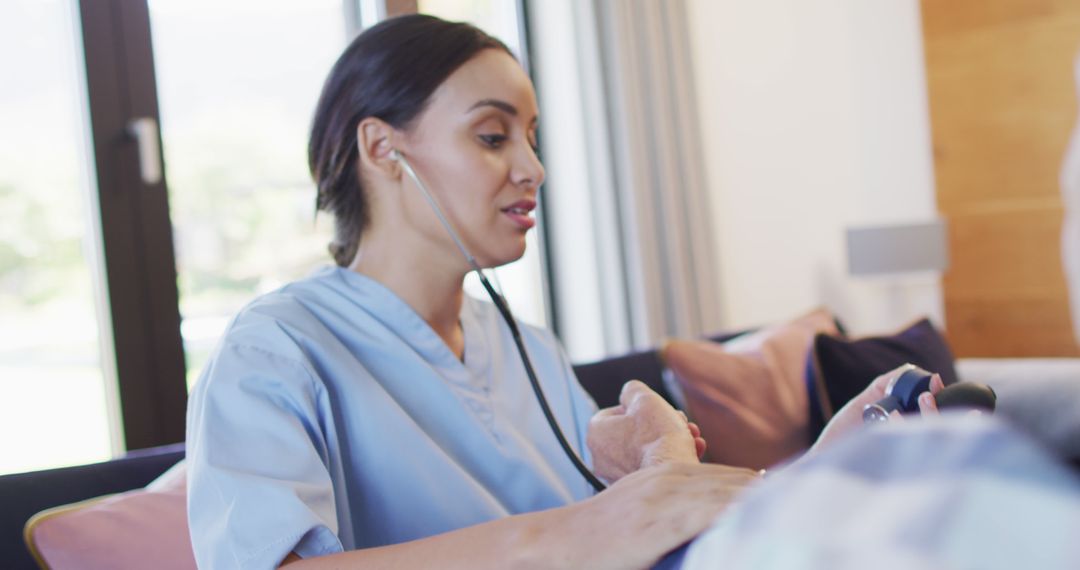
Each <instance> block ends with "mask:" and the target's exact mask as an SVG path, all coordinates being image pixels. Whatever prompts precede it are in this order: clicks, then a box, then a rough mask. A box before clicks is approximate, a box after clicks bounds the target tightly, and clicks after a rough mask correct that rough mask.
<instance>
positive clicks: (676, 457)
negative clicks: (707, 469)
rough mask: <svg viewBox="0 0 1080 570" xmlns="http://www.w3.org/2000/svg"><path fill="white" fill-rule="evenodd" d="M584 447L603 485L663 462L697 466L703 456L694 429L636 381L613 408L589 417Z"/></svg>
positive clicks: (699, 439)
mask: <svg viewBox="0 0 1080 570" xmlns="http://www.w3.org/2000/svg"><path fill="white" fill-rule="evenodd" d="M587 443H588V446H589V451H590V452H591V453H592V458H593V469H594V471H595V472H596V474H597V475H599V476H600V477H602V478H604V479H605V480H607V481H618V480H619V479H620V478H621V477H624V476H625V475H627V474H629V473H633V472H634V471H637V470H638V469H642V468H645V467H651V466H655V465H661V464H664V463H672V462H675V463H680V462H681V463H698V458H699V457H701V454H702V453H704V452H705V440H704V439H702V438H701V432H700V430H698V428H697V426H696V425H694V424H692V423H689V422H687V420H686V415H685V414H683V413H682V412H680V411H678V410H676V409H675V408H673V407H671V405H670V404H668V403H667V401H665V400H664V399H663V398H662V397H661V396H660V395H659V394H657V393H656V392H654V391H652V390H651V389H650V388H649V387H648V386H646V385H645V384H644V383H642V382H639V381H637V380H631V381H629V382H627V383H626V384H625V385H623V389H622V392H621V393H620V394H619V405H618V406H614V407H611V408H605V409H603V410H600V411H599V412H597V413H596V415H594V416H593V417H592V420H590V422H589V433H588V437H587Z"/></svg>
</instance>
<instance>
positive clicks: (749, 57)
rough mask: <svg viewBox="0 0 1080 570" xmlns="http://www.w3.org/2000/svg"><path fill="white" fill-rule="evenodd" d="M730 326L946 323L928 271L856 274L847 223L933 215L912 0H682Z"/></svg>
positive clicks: (876, 328)
mask: <svg viewBox="0 0 1080 570" xmlns="http://www.w3.org/2000/svg"><path fill="white" fill-rule="evenodd" d="M688 10H689V16H690V27H691V45H692V49H693V57H694V68H695V78H694V79H695V81H696V89H697V93H698V105H699V112H700V114H701V118H702V123H701V125H702V126H701V131H702V136H703V138H704V141H703V145H704V147H703V151H704V155H705V160H706V163H707V168H708V171H707V176H708V184H709V187H710V189H711V192H712V196H711V199H712V205H713V209H714V211H715V216H714V219H715V222H716V225H715V228H716V235H717V240H718V256H717V257H718V259H717V263H718V265H719V270H720V275H721V277H720V278H721V282H722V284H723V289H722V291H721V295H722V296H723V305H722V306H723V309H724V315H725V321H726V322H725V325H726V326H730V327H740V326H752V325H759V324H762V323H770V322H776V321H778V320H783V319H787V318H790V317H793V316H795V315H797V314H799V313H801V312H803V311H806V310H808V309H810V308H812V307H814V306H816V305H820V304H824V305H827V306H828V307H830V308H831V309H833V310H834V311H835V312H836V313H837V314H838V315H839V316H840V317H841V318H842V319H843V321H844V323H845V324H846V325H847V326H848V327H849V328H850V329H851V330H852V331H853V332H855V333H871V332H884V331H886V330H888V329H890V328H893V327H896V326H899V325H901V324H904V323H905V322H907V321H909V320H911V319H913V318H915V317H917V316H921V315H924V314H925V315H930V316H931V317H932V318H933V319H934V320H935V322H937V323H938V324H943V310H942V306H941V305H942V303H941V290H940V286H939V283H938V280H937V276H936V275H915V276H912V275H907V276H897V277H894V278H869V279H868V278H852V277H849V276H848V275H847V260H846V249H845V244H844V230H845V228H847V227H849V226H866V225H875V224H890V223H904V222H912V221H926V220H928V219H930V218H933V217H935V216H936V207H935V204H934V187H933V183H934V182H933V164H932V154H931V143H930V130H929V114H928V108H927V102H926V81H925V70H924V63H923V61H924V60H923V50H922V36H921V21H920V15H919V4H918V0H816V1H814V2H806V1H805V0H755V1H753V2H747V1H746V0H688Z"/></svg>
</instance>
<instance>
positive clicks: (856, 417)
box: [811, 364, 945, 452]
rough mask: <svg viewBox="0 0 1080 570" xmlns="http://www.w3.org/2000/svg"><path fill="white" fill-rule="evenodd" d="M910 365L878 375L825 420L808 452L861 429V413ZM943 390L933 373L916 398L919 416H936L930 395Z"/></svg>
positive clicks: (897, 415)
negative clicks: (826, 422)
mask: <svg viewBox="0 0 1080 570" xmlns="http://www.w3.org/2000/svg"><path fill="white" fill-rule="evenodd" d="M910 367H911V365H909V364H905V365H903V366H900V367H899V368H896V369H894V370H890V371H888V372H886V373H885V374H882V375H881V376H878V377H877V378H875V379H874V381H873V382H871V383H870V385H869V386H867V387H866V389H865V390H863V391H862V393H861V394H859V395H858V396H855V397H854V398H852V399H851V401H849V402H848V403H847V404H846V405H845V406H844V407H843V408H840V411H839V412H836V415H834V416H833V417H832V419H831V420H829V423H828V425H826V426H825V429H824V430H823V431H822V432H821V435H820V436H819V437H818V439H817V441H816V442H815V443H814V446H813V447H812V448H811V452H813V451H817V450H820V449H821V448H823V447H826V446H828V445H830V444H831V443H832V442H834V441H836V440H838V439H841V438H842V437H843V436H845V435H847V434H849V433H852V432H854V431H857V430H859V429H861V428H862V426H863V419H862V412H863V408H865V407H866V406H867V405H868V404H873V403H874V402H877V401H878V400H880V399H882V398H884V397H885V392H886V391H887V390H888V389H889V387H890V386H892V384H893V383H894V382H896V380H897V379H898V378H900V375H901V374H903V373H904V372H905V371H907V370H908V369H909V368H910ZM943 388H945V383H944V382H942V380H941V375H940V374H934V375H933V376H932V377H931V378H930V391H929V392H924V393H922V394H921V395H920V396H919V413H920V414H922V415H933V414H937V413H938V409H937V403H936V402H935V401H934V395H935V394H937V393H938V392H940V391H941V390H942V389H943ZM889 418H890V420H892V421H896V420H901V419H902V416H901V415H900V414H899V413H897V412H893V413H892V414H891V415H890V416H889Z"/></svg>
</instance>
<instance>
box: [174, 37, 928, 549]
mask: <svg viewBox="0 0 1080 570" xmlns="http://www.w3.org/2000/svg"><path fill="white" fill-rule="evenodd" d="M536 128H537V105H536V96H535V93H534V92H533V88H532V85H531V83H530V81H529V78H528V77H527V76H526V74H525V73H524V71H523V70H522V68H521V66H520V65H519V64H518V63H517V61H515V60H514V58H513V56H512V55H511V54H510V52H509V51H508V50H507V48H506V47H505V46H504V45H503V44H502V43H500V42H499V41H498V40H495V39H493V38H491V37H490V36H488V35H486V34H484V33H483V32H481V31H480V30H478V29H476V28H474V27H472V26H469V25H466V24H458V23H449V22H444V21H442V20H439V19H436V18H432V17H428V16H408V17H402V18H396V19H392V20H388V21H385V22H383V23H381V24H379V25H377V26H374V27H372V28H370V29H369V30H367V31H365V32H364V33H363V34H361V35H360V36H359V37H358V38H357V39H356V40H355V41H353V43H352V44H351V45H350V46H349V47H348V48H347V49H346V50H345V52H344V53H343V54H342V55H341V57H340V59H339V60H338V61H337V63H336V64H335V65H334V68H333V69H332V70H331V72H330V76H329V78H328V79H327V81H326V84H325V85H324V87H323V92H322V96H321V98H320V100H319V103H318V107H317V109H316V111H315V117H314V121H313V124H312V129H311V139H310V143H309V160H310V167H311V172H312V175H313V178H314V179H315V182H316V184H317V186H318V207H319V208H320V209H321V210H324V211H326V212H329V213H330V214H331V215H333V217H334V222H335V235H334V241H333V243H332V244H331V245H330V251H331V253H332V255H333V258H334V260H335V261H336V265H334V266H332V267H329V268H326V269H324V270H321V271H318V272H316V273H315V274H313V275H312V276H310V277H308V278H306V279H303V280H300V281H297V282H294V283H292V284H289V285H287V286H285V287H283V288H282V289H280V290H278V291H275V292H273V293H270V294H267V295H264V296H262V297H260V298H258V299H256V300H255V301H253V302H252V303H251V304H249V305H248V306H247V307H245V308H244V309H243V310H242V311H241V312H240V313H239V314H238V315H237V316H236V318H235V319H234V320H233V322H232V323H231V324H230V326H229V328H228V330H227V331H226V333H225V335H224V337H223V338H222V340H221V342H220V344H219V346H218V347H217V349H216V351H215V353H214V355H213V357H212V358H211V360H210V362H209V363H208V364H207V366H206V367H205V369H204V370H203V373H202V376H201V378H200V380H199V381H198V383H197V384H196V386H195V388H194V390H193V392H192V395H191V399H190V403H189V410H188V434H187V442H188V520H189V526H190V531H191V539H192V545H193V547H194V551H195V557H196V560H197V562H198V564H199V567H201V568H213V569H219V568H276V567H279V566H288V567H290V568H293V567H295V568H348V567H358V568H359V567H364V568H367V567H389V566H394V567H400V568H429V567H438V568H452V567H466V568H485V567H498V568H505V567H519V566H529V567H535V566H540V567H562V568H642V567H648V566H649V565H651V564H653V563H654V562H656V561H657V560H658V559H659V558H660V557H661V556H663V555H664V553H666V552H668V551H670V550H672V549H673V548H675V547H677V546H678V545H680V544H682V543H684V542H686V541H687V540H689V539H690V538H692V537H694V536H695V535H697V534H698V533H699V532H701V531H702V530H703V529H705V528H706V527H707V526H708V525H709V523H710V522H712V521H713V520H714V519H715V518H716V516H717V515H718V514H719V513H720V512H722V511H723V510H724V508H725V507H726V506H727V505H729V504H730V503H731V501H732V499H733V498H734V497H735V496H737V495H738V494H739V493H740V491H742V490H743V489H744V488H745V487H746V486H748V485H749V484H751V483H752V482H753V481H755V480H756V479H757V478H758V475H757V473H754V472H751V471H749V470H746V469H738V468H731V467H724V466H719V465H702V464H700V463H699V462H698V457H699V456H700V454H701V453H702V452H703V450H704V442H703V441H702V440H701V439H700V437H697V436H698V435H699V434H698V432H697V430H696V428H695V426H693V425H692V424H688V423H687V421H686V418H685V416H683V415H681V414H680V413H679V412H677V411H675V410H674V409H672V408H671V407H670V406H668V405H667V404H666V403H665V402H664V400H663V399H662V398H660V397H659V396H658V395H656V394H655V393H654V392H652V391H650V390H649V389H648V388H647V387H645V386H644V385H643V384H641V383H640V382H629V383H627V385H626V386H625V387H624V389H623V393H622V397H621V405H620V406H618V407H616V408H612V409H608V410H603V411H601V412H600V413H597V410H596V409H595V405H594V404H593V402H592V401H591V399H590V398H589V397H588V395H587V394H586V393H585V392H584V391H583V389H582V388H581V386H580V385H579V384H578V383H577V380H576V379H575V378H574V375H573V372H572V370H571V367H570V363H569V361H568V360H567V358H566V355H565V354H564V352H563V351H562V349H561V348H560V346H559V344H558V343H557V341H556V340H555V338H554V337H553V336H552V335H551V334H550V333H548V332H547V331H544V330H541V329H537V328H534V327H529V326H527V325H524V324H520V328H521V330H522V336H523V340H524V344H525V347H526V349H527V352H528V354H529V355H530V356H531V359H532V361H533V363H534V365H535V368H536V372H537V375H538V377H539V380H540V383H541V385H542V388H543V390H544V392H545V393H546V394H547V397H548V400H549V401H550V404H551V408H552V411H553V414H554V416H555V419H556V420H557V421H558V423H559V425H560V426H561V427H562V430H563V431H564V432H565V433H566V435H567V439H568V440H569V443H570V446H571V447H572V448H574V450H575V451H576V453H577V454H578V455H579V456H581V457H583V458H584V459H585V461H586V462H587V463H590V464H591V465H592V466H593V469H594V471H595V472H596V473H597V474H598V475H599V476H600V477H602V478H604V479H606V480H607V481H609V482H611V483H612V485H611V486H610V487H609V488H608V489H607V490H605V491H603V492H600V493H594V491H593V489H592V487H591V486H590V485H589V484H588V483H587V482H586V480H585V479H584V478H583V477H582V475H581V474H580V473H578V472H577V471H576V470H575V468H574V467H573V465H572V464H571V462H570V461H569V460H568V458H567V457H566V455H565V454H564V452H563V450H562V449H561V448H560V446H559V445H558V443H557V441H556V439H555V438H554V437H553V435H552V433H551V429H550V427H549V426H548V424H547V422H546V421H545V419H544V416H543V414H542V412H541V410H540V408H539V406H538V405H537V402H536V398H535V396H534V395H533V393H532V391H531V387H530V385H529V381H528V379H527V378H526V375H525V372H524V369H523V367H522V364H521V361H520V360H519V358H518V353H517V350H516V348H515V345H514V341H513V339H512V338H511V336H510V334H509V332H508V328H507V327H506V326H505V325H504V323H503V322H502V321H501V320H500V316H499V314H498V312H497V310H496V309H495V307H494V306H493V305H491V304H490V303H487V302H481V301H477V300H474V299H471V298H469V297H467V296H465V294H464V293H463V290H462V282H463V279H464V277H465V275H466V274H467V273H468V272H469V270H470V264H469V263H468V262H467V261H466V259H465V257H464V256H463V255H462V254H461V252H460V250H459V249H458V247H457V245H456V244H455V243H454V239H453V238H452V237H451V236H450V234H449V233H448V232H447V231H446V229H445V228H444V227H443V226H442V224H441V221H440V219H439V217H438V216H437V215H436V214H435V212H434V211H433V209H432V207H431V205H430V204H428V203H427V201H426V198H425V196H424V194H423V193H422V192H421V189H420V188H419V187H418V185H417V184H416V183H415V181H414V180H413V178H412V177H411V176H409V175H408V172H406V170H405V164H406V163H405V162H403V161H402V160H401V158H402V157H403V158H404V159H405V160H407V164H408V165H410V166H411V167H412V169H413V170H414V171H415V174H416V175H417V177H418V179H420V180H422V181H423V184H424V186H426V187H427V188H428V189H429V190H430V191H431V193H432V195H433V198H434V200H435V201H436V202H437V203H438V204H440V205H441V207H442V209H443V210H444V211H445V215H446V218H447V220H448V222H449V223H450V225H451V226H452V227H453V228H455V229H456V231H457V233H458V234H460V237H461V241H462V243H463V245H464V246H465V248H466V249H467V250H468V251H469V252H471V254H472V255H473V256H475V258H476V262H477V263H478V264H479V265H480V266H481V267H495V266H499V265H502V264H505V263H509V262H511V261H513V260H516V259H518V258H520V257H521V256H522V254H523V253H524V251H525V235H526V233H527V232H528V231H529V230H530V229H531V228H532V227H533V225H534V223H535V221H534V218H533V210H534V209H535V207H536V200H537V192H538V190H539V188H540V185H541V183H542V182H543V179H544V169H543V167H542V166H541V165H540V162H539V161H538V160H537V156H536V149H535V146H536ZM888 381H889V377H888V375H886V376H883V377H882V378H879V379H878V380H876V381H875V382H874V383H873V384H872V385H871V387H870V388H868V389H867V391H866V392H864V393H863V394H862V395H860V396H859V397H858V398H856V399H855V400H853V401H852V403H851V404H849V405H848V406H847V407H845V408H844V409H843V410H841V411H840V412H838V413H837V415H836V417H834V418H833V421H832V422H830V424H829V426H828V427H827V428H826V430H825V432H824V433H823V435H822V438H820V439H819V441H818V443H817V444H816V445H818V446H820V445H821V444H822V443H823V442H826V441H829V440H832V439H835V438H837V437H839V436H840V435H842V434H844V433H846V432H850V431H853V430H855V429H857V428H858V426H859V425H860V424H861V409H862V405H864V404H865V403H869V402H873V401H876V400H877V399H880V398H881V397H882V395H883V393H884V389H885V387H886V385H887V382H888ZM940 387H941V382H940V379H937V380H936V384H934V385H933V390H935V391H936V390H939V389H940ZM920 405H921V406H923V411H924V412H927V411H931V412H932V411H933V409H932V407H933V406H932V399H929V400H928V401H927V402H920Z"/></svg>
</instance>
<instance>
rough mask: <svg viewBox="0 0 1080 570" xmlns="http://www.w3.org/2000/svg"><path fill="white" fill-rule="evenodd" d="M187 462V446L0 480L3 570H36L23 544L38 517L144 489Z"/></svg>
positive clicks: (161, 448) (0, 541)
mask: <svg viewBox="0 0 1080 570" xmlns="http://www.w3.org/2000/svg"><path fill="white" fill-rule="evenodd" d="M183 458H184V444H182V443H178V444H174V445H167V446H162V447H155V448H151V449H145V450H139V451H134V452H132V453H129V454H128V455H126V456H124V457H121V458H118V459H114V460H111V461H105V462H102V463H93V464H90V465H78V466H75V467H64V468H60V469H48V470H44V471H33V472H30V473H16V474H13V475H3V476H0V505H3V506H4V507H3V510H2V512H0V560H3V561H4V567H5V568H13V569H16V568H37V565H36V563H35V562H34V561H33V558H31V556H30V553H29V552H27V551H26V547H25V545H24V544H23V526H24V525H25V524H26V521H27V520H29V519H30V517H32V516H33V515H34V514H36V513H38V512H40V511H42V510H45V509H48V508H51V507H55V506H59V505H66V504H68V503H74V502H77V501H82V500H85V499H89V498H92V497H98V496H101V495H108V494H112V493H120V492H123V491H130V490H131V489H138V488H140V487H145V486H146V485H147V484H148V483H150V482H151V481H153V480H154V479H156V478H157V477H158V476H159V475H161V474H162V473H164V472H165V471H166V470H168V469H169V468H170V467H172V466H173V465H175V464H176V463H177V462H178V461H180V460H181V459H183Z"/></svg>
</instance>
